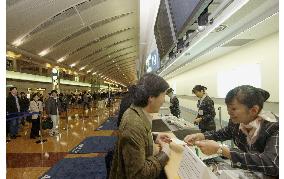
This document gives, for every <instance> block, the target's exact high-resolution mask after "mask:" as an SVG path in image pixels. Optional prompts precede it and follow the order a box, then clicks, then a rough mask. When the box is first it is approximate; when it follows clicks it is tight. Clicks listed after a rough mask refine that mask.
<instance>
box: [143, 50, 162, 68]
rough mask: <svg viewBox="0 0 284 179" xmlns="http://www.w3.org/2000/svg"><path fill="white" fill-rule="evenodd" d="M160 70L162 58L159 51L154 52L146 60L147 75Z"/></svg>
mask: <svg viewBox="0 0 284 179" xmlns="http://www.w3.org/2000/svg"><path fill="white" fill-rule="evenodd" d="M159 68H160V58H159V54H158V51H157V50H154V51H153V52H152V53H151V54H150V55H149V56H148V58H147V60H146V71H147V73H149V72H152V71H157V70H158V69H159Z"/></svg>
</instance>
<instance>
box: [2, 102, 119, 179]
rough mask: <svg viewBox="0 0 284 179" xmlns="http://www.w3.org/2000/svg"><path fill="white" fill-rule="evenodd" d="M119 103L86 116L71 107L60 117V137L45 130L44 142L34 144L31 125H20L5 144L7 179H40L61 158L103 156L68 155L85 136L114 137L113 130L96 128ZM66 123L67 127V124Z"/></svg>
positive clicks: (93, 110) (93, 111)
mask: <svg viewBox="0 0 284 179" xmlns="http://www.w3.org/2000/svg"><path fill="white" fill-rule="evenodd" d="M118 105H119V101H117V102H116V103H115V104H114V107H112V108H107V109H105V110H102V109H97V108H92V109H91V110H89V111H88V112H87V113H84V110H83V109H76V108H72V109H71V110H69V111H68V120H67V117H66V116H64V115H62V116H61V118H60V125H59V129H60V135H58V136H54V137H50V136H49V135H48V130H45V131H43V138H44V139H47V142H44V143H43V144H37V143H35V141H36V139H30V138H29V135H30V128H31V124H29V123H26V126H23V128H22V130H21V132H20V135H21V137H18V138H17V139H12V140H11V142H9V143H7V144H6V150H7V151H6V152H7V153H6V157H7V158H6V159H7V160H6V162H7V163H6V166H7V175H6V178H7V179H34V178H38V177H39V176H41V175H42V174H43V173H44V172H46V171H47V170H48V169H49V168H50V167H52V166H53V165H54V164H55V163H57V162H58V161H59V160H61V159H63V158H74V157H96V156H102V155H104V154H98V153H93V154H68V151H70V150H71V149H72V148H74V147H75V146H76V145H77V144H79V143H80V142H81V141H82V140H83V139H84V138H86V137H88V136H110V135H116V131H112V130H99V131H96V130H95V129H97V128H98V127H99V126H100V125H101V124H102V123H103V122H104V121H105V120H106V119H107V118H108V116H109V115H112V114H113V113H114V112H115V111H116V110H117V108H118ZM67 121H68V125H67Z"/></svg>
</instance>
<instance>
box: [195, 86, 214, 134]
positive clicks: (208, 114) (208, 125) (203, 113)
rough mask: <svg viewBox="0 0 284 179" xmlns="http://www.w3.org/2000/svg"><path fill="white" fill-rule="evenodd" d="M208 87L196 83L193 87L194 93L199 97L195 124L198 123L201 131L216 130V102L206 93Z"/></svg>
mask: <svg viewBox="0 0 284 179" xmlns="http://www.w3.org/2000/svg"><path fill="white" fill-rule="evenodd" d="M206 90H207V88H206V87H205V86H202V85H196V86H195V87H194V88H193V89H192V93H193V94H195V96H196V97H198V98H199V100H198V102H197V108H198V114H197V116H196V119H195V120H194V124H197V125H198V127H199V129H200V130H201V132H206V131H215V130H216V125H215V121H214V117H215V115H216V112H215V108H214V102H213V100H212V99H211V98H210V97H209V96H208V95H207V94H206V92H205V91H206Z"/></svg>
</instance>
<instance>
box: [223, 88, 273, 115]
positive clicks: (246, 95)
mask: <svg viewBox="0 0 284 179" xmlns="http://www.w3.org/2000/svg"><path fill="white" fill-rule="evenodd" d="M269 97H270V94H269V92H267V91H265V90H263V89H261V88H255V87H253V86H250V85H242V86H238V87H236V88H234V89H232V90H230V91H229V92H228V93H227V95H226V98H225V103H226V104H227V105H228V104H230V103H232V101H233V100H234V99H236V100H238V102H239V103H241V104H244V105H245V106H247V107H248V108H252V107H253V106H254V105H258V106H259V107H260V110H261V109H262V108H263V103H264V102H265V101H266V100H267V99H268V98H269ZM260 110H259V111H260Z"/></svg>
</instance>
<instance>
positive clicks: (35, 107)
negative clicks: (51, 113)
mask: <svg viewBox="0 0 284 179" xmlns="http://www.w3.org/2000/svg"><path fill="white" fill-rule="evenodd" d="M42 111H43V108H42V102H41V101H39V94H38V93H35V94H33V95H32V98H31V102H30V112H38V113H42ZM39 118H40V114H33V115H32V128H31V134H30V138H31V139H35V138H36V137H39V129H40V119H39Z"/></svg>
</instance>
